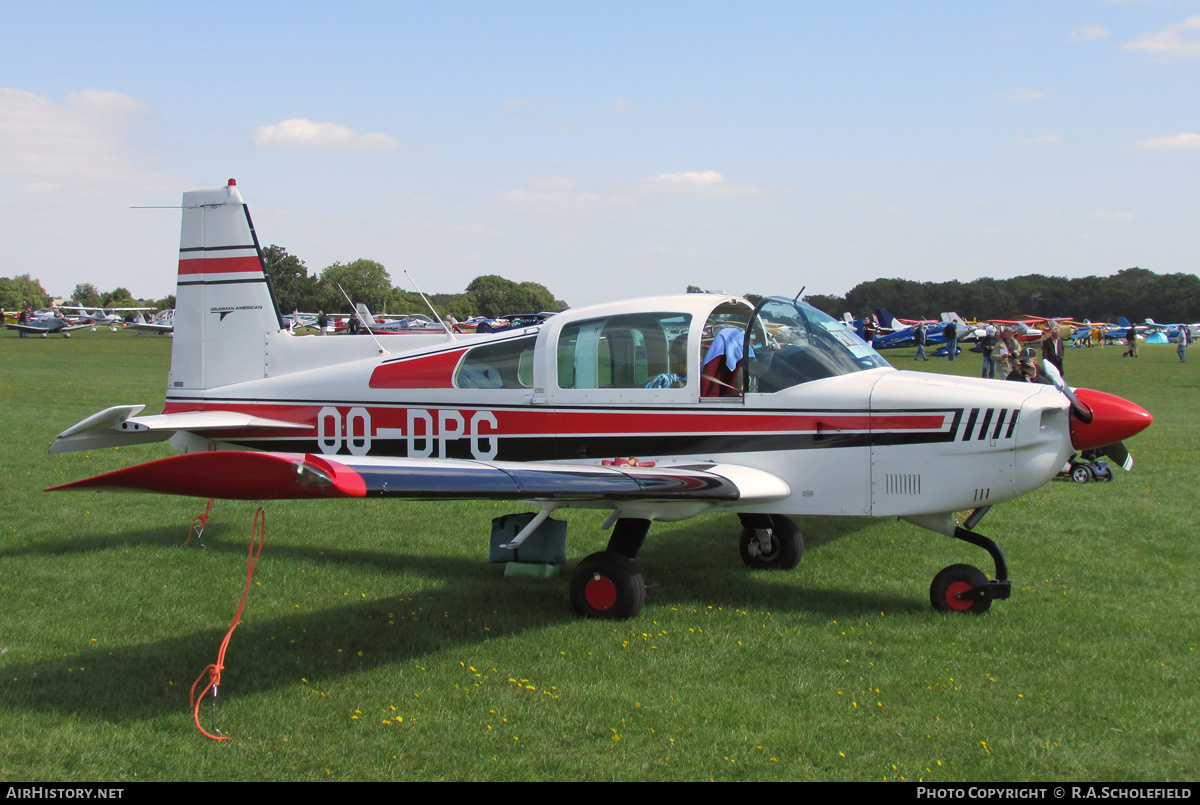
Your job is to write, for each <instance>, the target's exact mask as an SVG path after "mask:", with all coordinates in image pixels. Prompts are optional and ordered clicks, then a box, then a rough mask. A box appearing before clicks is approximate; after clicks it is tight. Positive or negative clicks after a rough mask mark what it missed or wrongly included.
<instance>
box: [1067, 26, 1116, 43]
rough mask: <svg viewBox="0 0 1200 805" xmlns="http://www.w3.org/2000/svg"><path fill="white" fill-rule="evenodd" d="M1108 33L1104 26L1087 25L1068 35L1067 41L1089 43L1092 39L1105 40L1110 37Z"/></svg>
mask: <svg viewBox="0 0 1200 805" xmlns="http://www.w3.org/2000/svg"><path fill="white" fill-rule="evenodd" d="M1108 33H1109V31H1108V29H1107V28H1104V27H1102V26H1099V25H1085V26H1083V27H1082V28H1076V29H1075V30H1074V31H1071V33H1069V34H1067V40H1068V41H1070V42H1087V41H1089V40H1092V39H1104V38H1105V37H1107V36H1108Z"/></svg>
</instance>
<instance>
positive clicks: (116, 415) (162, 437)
mask: <svg viewBox="0 0 1200 805" xmlns="http://www.w3.org/2000/svg"><path fill="white" fill-rule="evenodd" d="M145 407H146V406H144V405H114V406H112V407H111V408H105V409H104V410H103V411H100V412H99V413H95V414H92V415H91V416H90V417H88V418H87V419H85V420H83V421H82V422H78V423H76V424H74V425H72V426H71V427H69V428H67V429H66V430H64V431H63V432H62V433H60V434H58V436H57V437H55V439H54V442H53V444H51V445H50V452H51V453H70V452H73V451H76V450H96V449H100V448H104V447H121V446H123V445H129V444H146V443H149V442H163V441H166V440H167V439H170V438H171V437H172V436H173V435H175V434H176V433H178V432H179V431H192V432H200V431H209V430H224V429H226V428H306V427H309V426H307V425H302V424H298V423H296V422H284V421H282V420H278V419H265V418H263V417H258V416H252V415H250V414H239V413H237V412H236V411H189V412H184V413H178V414H155V415H152V416H143V417H139V416H135V415H136V414H137V413H138V412H139V411H141V410H142V409H143V408H145Z"/></svg>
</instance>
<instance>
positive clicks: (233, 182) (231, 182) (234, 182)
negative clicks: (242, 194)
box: [229, 179, 237, 187]
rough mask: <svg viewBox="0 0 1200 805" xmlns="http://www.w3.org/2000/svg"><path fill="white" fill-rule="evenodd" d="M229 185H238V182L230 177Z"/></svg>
mask: <svg viewBox="0 0 1200 805" xmlns="http://www.w3.org/2000/svg"><path fill="white" fill-rule="evenodd" d="M229 186H230V187H237V182H236V181H234V180H233V179H230V180H229Z"/></svg>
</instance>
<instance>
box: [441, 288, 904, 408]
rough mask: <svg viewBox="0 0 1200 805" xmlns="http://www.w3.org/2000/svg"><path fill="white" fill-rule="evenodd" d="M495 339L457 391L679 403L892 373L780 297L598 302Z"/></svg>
mask: <svg viewBox="0 0 1200 805" xmlns="http://www.w3.org/2000/svg"><path fill="white" fill-rule="evenodd" d="M497 338H499V339H500V340H498V341H495V342H488V343H483V344H479V345H478V346H473V347H472V348H471V349H469V350H468V351H467V353H466V354H465V355H464V357H463V359H462V360H461V361H460V362H459V364H458V366H457V371H456V373H455V379H454V385H455V386H456V387H458V388H477V389H485V388H492V389H501V388H510V389H521V388H525V389H530V388H532V389H534V390H535V393H538V392H541V391H542V390H544V391H545V393H549V394H550V395H551V396H552V397H554V398H555V399H559V400H562V401H564V402H570V401H576V400H577V401H579V402H585V401H600V400H612V401H625V402H632V403H636V402H645V403H647V404H662V403H683V402H688V401H693V402H694V401H696V400H698V399H700V398H717V397H721V398H732V397H742V396H744V395H745V394H747V393H749V394H769V393H773V392H777V391H782V390H783V389H787V388H790V387H792V386H796V385H799V384H801V383H807V382H809V381H813V380H820V379H822V378H827V377H834V376H837V375H844V374H849V373H851V372H860V371H864V370H868V369H875V368H879V367H886V366H888V364H887V363H886V362H885V361H884V360H883V358H881V357H879V355H878V353H876V352H875V351H874V350H873V349H871V347H870V346H868V345H867V344H866V342H864V341H863V340H862V339H861V338H859V337H858V336H857V335H856V334H855V333H854V331H853V330H851V329H850V328H849V327H847V326H846V325H845V324H843V323H842V322H840V321H838V320H836V319H833V318H831V317H829V316H827V315H825V314H824V313H822V312H821V311H819V310H817V309H816V308H814V307H812V306H811V305H808V304H806V303H804V302H797V301H793V300H790V299H785V298H782V297H772V298H769V299H766V300H764V301H763V302H762V303H760V304H759V305H758V307H754V306H752V305H751V304H750V303H749V302H747V301H746V300H744V299H739V298H737V297H723V298H716V299H714V298H713V297H712V296H708V295H687V296H677V297H659V298H655V299H642V300H634V301H630V302H623V303H613V304H608V305H597V306H595V307H591V308H585V309H580V310H577V311H567V312H566V313H563V314H560V315H559V316H555V317H554V318H552V319H550V320H549V321H547V322H545V323H544V324H543V325H542V326H541V327H540V328H539V329H538V330H536V331H534V330H526V331H525V332H524V333H523V334H522V335H520V336H518V337H516V338H505V337H502V336H497ZM535 346H536V353H537V354H536V356H535ZM535 367H537V368H535Z"/></svg>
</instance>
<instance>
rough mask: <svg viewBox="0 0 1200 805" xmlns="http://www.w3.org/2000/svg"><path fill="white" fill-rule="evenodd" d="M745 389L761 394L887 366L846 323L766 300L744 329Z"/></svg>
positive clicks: (787, 303) (795, 305)
mask: <svg viewBox="0 0 1200 805" xmlns="http://www.w3.org/2000/svg"><path fill="white" fill-rule="evenodd" d="M752 348H753V356H752V357H751V359H750V361H749V363H748V378H747V390H748V391H751V392H758V393H762V394H769V393H771V392H775V391H782V390H783V389H786V388H790V387H792V386H796V385H799V384H801V383H807V382H809V381H812V380H820V379H822V378H825V377H834V376H836V375H846V374H850V373H852V372H862V371H865V370H867V369H879V368H882V367H885V366H888V365H889V364H888V362H887V361H885V360H884V359H883V358H882V357H880V355H879V353H877V352H876V351H875V350H874V349H872V348H871V347H870V345H868V344H867V343H866V342H865V341H863V340H862V339H861V338H859V337H858V335H857V334H856V333H855V332H854V331H853V330H852V329H850V328H849V327H847V326H846V325H845V324H844V323H842V322H840V321H838V320H837V319H835V318H833V317H832V316H829V315H827V314H825V313H822V312H821V311H819V310H817V309H816V308H815V307H813V306H812V305H810V304H808V303H807V302H800V301H794V300H791V299H785V298H783V297H777V296H776V297H770V298H768V299H764V300H763V301H762V302H761V303H760V304H759V306H758V307H757V308H755V310H754V315H753V317H752V318H751V321H750V326H749V328H748V329H747V339H746V346H745V351H746V352H747V354H749V353H750V352H751V349H752Z"/></svg>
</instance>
